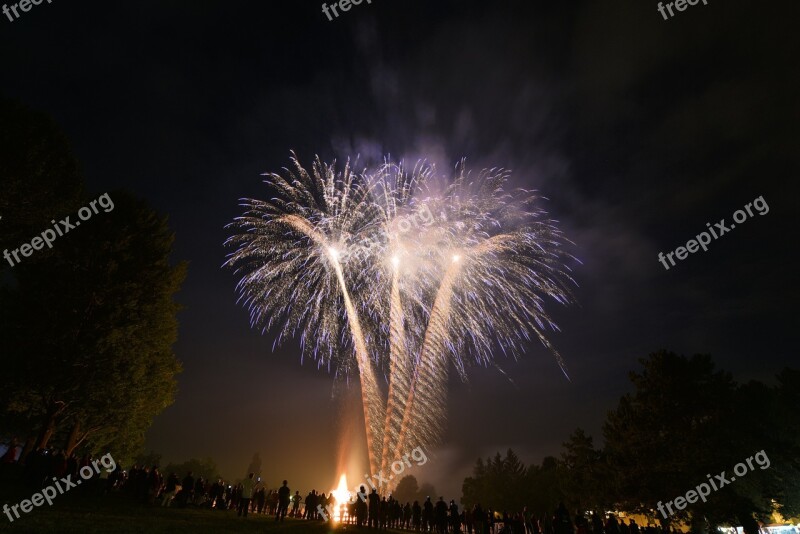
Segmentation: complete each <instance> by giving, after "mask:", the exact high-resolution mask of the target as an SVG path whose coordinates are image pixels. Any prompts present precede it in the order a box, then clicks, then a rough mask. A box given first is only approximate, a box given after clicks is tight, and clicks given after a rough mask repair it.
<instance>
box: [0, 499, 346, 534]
mask: <svg viewBox="0 0 800 534" xmlns="http://www.w3.org/2000/svg"><path fill="white" fill-rule="evenodd" d="M0 493H2V497H3V498H2V500H0V503H7V504H16V503H18V502H19V500H21V499H22V498H25V497H24V496H23V497H18V495H16V494H18V492H14V494H15V497H13V498H9V492H8V491H0ZM28 497H30V494H29V495H28ZM12 516H13V513H12ZM354 530H356V529H355V528H354V527H349V528H338V529H336V532H337V533H339V532H340V533H343V534H344V533H346V532H348V531H350V532H352V531H354ZM0 532H13V533H37V534H39V533H42V534H46V533H53V534H56V533H57V534H72V533H75V534H78V533H80V534H95V533H98V534H99V533H103V534H106V533H114V534H117V533H119V534H127V533H136V534H139V533H143V532H146V533H148V534H162V533H164V534H165V533H183V532H191V533H192V534H198V533H199V534H203V533H209V534H210V533H215V534H217V533H221V534H225V533H253V534H255V533H259V534H264V533H266V534H271V533H276V534H279V533H286V534H305V533H309V534H326V533H328V532H331V528H330V527H329V525H327V524H325V523H322V522H319V523H316V522H315V523H310V522H308V521H301V520H293V519H287V520H286V521H285V522H284V523H282V524H278V523H275V519H274V518H273V517H268V516H263V515H262V516H253V515H251V516H248V518H247V519H243V518H240V517H237V516H236V512H234V511H232V510H228V511H225V512H222V511H218V510H196V509H178V508H161V507H157V506H149V505H144V504H137V503H133V502H131V501H130V500H129V499H128V498H127V497H124V496H119V495H115V496H110V497H108V496H107V497H86V496H85V495H75V496H72V495H68V494H66V495H63V496H60V497H59V498H58V500H56V501H55V502H54V503H53V506H47V504H46V503H45V505H44V506H43V507H39V508H34V509H33V510H32V511H31V512H29V513H27V514H24V515H23V514H21V517H20V518H19V519H15V520H14V522H13V523H11V522H9V520H8V517H7V516H6V515H5V514H3V513H0Z"/></svg>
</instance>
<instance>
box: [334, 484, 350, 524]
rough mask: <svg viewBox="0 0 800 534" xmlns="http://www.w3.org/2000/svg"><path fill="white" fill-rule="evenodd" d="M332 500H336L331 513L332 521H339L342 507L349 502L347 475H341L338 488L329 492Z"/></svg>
mask: <svg viewBox="0 0 800 534" xmlns="http://www.w3.org/2000/svg"><path fill="white" fill-rule="evenodd" d="M331 493H332V494H333V498H334V499H335V500H336V505H335V506H336V508H335V509H334V511H333V520H334V521H340V520H341V519H342V518H341V514H342V505H345V506H346V505H347V504H348V503H349V502H350V491H348V489H347V475H345V474H344V473H342V476H341V477H339V487H338V488H336V489H335V490H333V491H331Z"/></svg>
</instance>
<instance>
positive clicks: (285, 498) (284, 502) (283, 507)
mask: <svg viewBox="0 0 800 534" xmlns="http://www.w3.org/2000/svg"><path fill="white" fill-rule="evenodd" d="M287 484H288V482H287V481H285V480H284V481H283V486H281V487H280V489H279V490H278V513H277V514H275V521H281V522H282V521H283V518H284V517H286V511H287V510H288V509H289V497H290V496H291V494H292V490H290V489H289V486H287Z"/></svg>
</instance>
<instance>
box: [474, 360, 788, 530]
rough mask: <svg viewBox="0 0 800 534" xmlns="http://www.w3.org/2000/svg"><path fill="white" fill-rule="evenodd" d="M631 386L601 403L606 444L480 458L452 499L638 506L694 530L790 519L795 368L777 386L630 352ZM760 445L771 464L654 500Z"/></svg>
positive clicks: (576, 439) (502, 506)
mask: <svg viewBox="0 0 800 534" xmlns="http://www.w3.org/2000/svg"><path fill="white" fill-rule="evenodd" d="M639 361H640V363H641V364H642V366H643V369H642V370H641V371H639V372H631V373H630V379H631V382H632V383H633V386H634V390H633V392H631V393H628V394H625V395H624V396H623V397H622V398H621V399H620V400H619V403H618V404H617V406H616V408H615V409H613V410H611V411H609V413H608V415H607V418H606V420H605V423H604V424H603V427H602V434H603V436H602V437H603V441H604V445H603V446H602V447H598V446H596V445H595V443H594V440H593V438H592V436H589V435H587V434H586V433H585V432H584V431H583V430H582V429H580V428H579V429H577V430H575V432H574V433H573V434H572V435H571V436H569V439H568V440H567V441H566V442H565V443H564V444H563V451H562V452H561V455H560V457H559V458H556V457H546V458H544V459H543V461H542V462H541V464H538V465H529V466H526V465H525V464H524V463H522V462H521V461H520V459H519V458H518V456H517V455H516V454H515V453H514V451H512V450H509V451H507V452H506V454H505V456H502V455H501V454H500V453H497V454H496V455H495V456H494V457H493V458H487V459H485V460H484V459H480V458H479V459H478V460H477V462H476V464H475V466H474V469H473V475H472V476H470V477H468V478H466V479H465V480H464V483H463V486H462V491H463V497H462V503H463V504H464V505H466V506H472V505H474V504H476V503H480V504H481V505H482V506H484V507H487V506H488V507H490V508H493V509H496V510H499V511H502V510H514V511H519V510H522V508H523V506H528V509H529V510H533V511H535V512H537V513H544V512H550V513H551V512H552V511H553V510H554V509H555V508H556V506H558V503H559V502H564V503H565V504H566V505H567V506H568V508H569V509H570V510H572V511H573V512H574V511H580V513H583V512H585V511H587V510H595V511H599V512H601V513H602V512H604V511H607V510H621V511H627V512H632V513H642V514H645V515H647V516H649V517H652V518H654V519H657V520H659V521H661V522H662V523H670V522H672V521H676V520H677V521H682V522H684V523H686V524H689V525H690V526H691V527H692V530H693V531H703V530H705V529H706V528H708V527H709V526H711V527H713V526H716V525H724V524H733V525H741V526H744V527H745V530H746V531H747V532H755V531H756V530H757V526H756V521H762V522H764V523H771V522H772V520H771V516H772V513H773V511H776V512H778V513H780V514H781V515H782V516H783V517H784V518H787V519H788V518H793V521H794V522H797V521H798V519H797V518H798V517H800V389H798V385H800V372H799V371H798V370H794V369H789V368H786V369H784V370H783V371H781V372H780V373H779V374H778V375H777V377H776V379H777V380H776V384H775V385H766V384H764V383H762V382H758V381H750V382H747V383H744V384H737V383H736V382H734V381H733V379H732V377H731V375H730V374H729V373H727V372H725V371H722V370H718V369H716V367H715V364H714V362H713V361H712V359H711V357H710V356H709V355H702V354H698V355H694V356H691V357H685V356H680V355H677V354H674V353H671V352H667V351H660V352H656V353H654V354H651V355H650V356H649V357H648V358H647V359H641V360H639ZM759 451H764V452H765V454H766V455H767V456H768V458H769V460H770V465H769V468H766V469H761V468H760V467H758V466H756V468H755V469H753V470H751V471H750V472H748V473H747V474H746V476H742V477H737V480H735V481H734V482H732V483H730V484H727V485H725V486H724V487H720V488H719V490H718V491H713V492H711V494H710V495H709V496H708V497H707V498H706V500H705V501H703V500H699V499H698V500H697V502H695V503H690V504H688V505H687V507H686V508H685V509H683V510H676V513H675V514H674V515H671V516H669V515H668V514H667V515H668V517H667V518H664V517H663V515H664V514H661V513H659V512H658V511H657V506H658V503H659V502H662V503H663V502H667V501H671V500H673V499H674V498H676V497H679V496H683V495H685V494H686V493H687V491H688V490H692V489H694V488H695V487H696V486H698V484H700V483H705V482H708V478H709V476H711V477H714V476H715V475H716V474H718V473H722V472H723V471H725V472H727V473H728V478H730V475H731V474H732V472H733V469H734V466H735V465H736V464H739V463H743V462H745V460H746V459H747V458H751V457H753V455H754V454H756V453H758V452H759Z"/></svg>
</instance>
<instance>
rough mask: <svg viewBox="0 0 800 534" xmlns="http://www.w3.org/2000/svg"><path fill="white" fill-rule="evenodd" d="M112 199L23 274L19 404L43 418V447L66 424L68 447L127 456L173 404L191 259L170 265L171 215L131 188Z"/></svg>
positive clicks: (18, 304) (18, 318) (17, 303)
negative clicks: (180, 297) (178, 298)
mask: <svg viewBox="0 0 800 534" xmlns="http://www.w3.org/2000/svg"><path fill="white" fill-rule="evenodd" d="M109 198H111V199H112V201H113V209H111V210H109V211H108V212H107V213H106V212H103V211H102V210H101V211H100V212H99V213H98V214H96V215H94V216H93V217H92V218H91V219H89V220H87V221H86V222H85V223H84V224H83V225H82V226H80V227H76V228H74V229H72V230H71V231H70V232H69V233H67V234H65V235H64V236H62V237H59V238H58V240H57V241H56V243H55V245H54V247H55V248H54V250H56V251H57V252H55V253H54V254H53V255H52V256H51V257H50V258H49V260H48V261H46V262H39V263H34V264H31V265H25V266H23V265H21V266H20V270H19V271H18V272H17V273H16V274H17V278H18V280H19V291H17V292H16V294H15V296H16V299H13V300H12V304H13V306H14V308H15V309H16V311H17V313H16V314H15V317H14V319H13V321H12V322H13V325H14V328H15V332H14V333H15V338H16V339H18V340H20V341H19V343H18V345H17V346H16V350H17V356H18V357H19V359H20V361H21V364H20V365H19V366H18V367H17V369H16V371H15V373H14V380H12V383H13V386H14V387H15V390H16V393H17V395H16V398H17V399H19V400H18V401H17V403H16V404H15V405H14V406H13V408H14V409H17V410H20V409H21V410H23V411H26V412H27V413H38V415H39V417H41V418H42V423H41V425H40V429H39V432H38V438H37V441H38V446H39V447H44V446H46V445H47V444H48V443H49V441H50V439H51V438H52V436H53V434H54V432H56V430H57V429H60V430H61V431H62V433H63V435H64V436H63V437H64V438H65V439H66V447H67V449H68V450H73V449H74V448H75V447H77V446H80V445H82V444H86V445H87V446H88V447H89V448H90V449H91V450H93V451H95V452H108V451H109V450H114V452H115V454H116V455H117V456H116V457H117V458H118V460H119V459H121V458H123V457H125V455H130V454H133V453H134V452H135V451H136V450H138V449H139V448H140V447H141V445H142V444H143V441H144V433H145V431H146V429H147V428H148V427H149V425H150V424H151V423H152V419H153V417H154V416H155V415H156V414H158V413H160V412H161V411H162V410H163V409H164V408H165V407H167V406H168V405H169V404H170V403H171V402H172V401H173V398H174V393H175V388H176V382H175V376H176V375H177V373H178V372H179V371H180V364H179V362H178V361H177V359H176V358H175V356H174V354H173V353H172V345H173V344H174V342H175V340H176V337H177V320H176V317H175V316H176V312H177V310H178V306H177V304H176V303H175V302H174V301H173V295H174V294H175V293H176V292H177V291H178V289H179V287H180V284H181V283H182V280H183V278H184V276H185V265H184V264H179V265H177V266H173V265H171V264H170V260H169V257H170V254H171V251H172V243H173V235H172V233H171V232H170V230H169V227H168V226H167V222H166V219H165V218H163V217H161V216H159V215H157V214H156V213H155V212H154V211H153V210H151V209H150V208H148V207H147V206H146V204H145V203H144V202H143V201H141V200H138V199H135V198H134V197H132V196H130V195H128V194H124V193H121V192H118V193H112V195H110V196H109Z"/></svg>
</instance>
